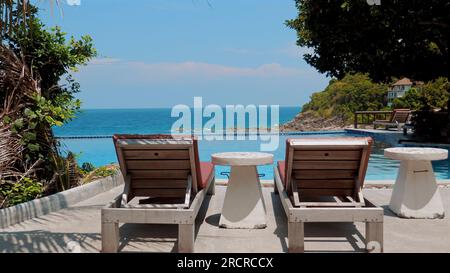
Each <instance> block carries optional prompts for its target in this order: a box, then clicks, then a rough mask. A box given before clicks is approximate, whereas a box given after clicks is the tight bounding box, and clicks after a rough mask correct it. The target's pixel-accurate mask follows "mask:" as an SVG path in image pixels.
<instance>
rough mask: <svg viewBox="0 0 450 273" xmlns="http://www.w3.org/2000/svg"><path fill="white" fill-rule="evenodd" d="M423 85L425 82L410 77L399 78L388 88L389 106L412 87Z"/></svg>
mask: <svg viewBox="0 0 450 273" xmlns="http://www.w3.org/2000/svg"><path fill="white" fill-rule="evenodd" d="M421 85H423V82H418V81H412V80H410V79H408V78H403V79H401V80H398V81H397V82H395V83H394V84H392V85H391V86H390V87H389V89H388V106H391V104H392V101H393V100H394V99H396V98H401V97H403V96H404V95H405V94H406V92H408V91H409V90H410V89H411V88H413V87H415V86H421Z"/></svg>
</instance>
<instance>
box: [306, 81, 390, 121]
mask: <svg viewBox="0 0 450 273" xmlns="http://www.w3.org/2000/svg"><path fill="white" fill-rule="evenodd" d="M386 90H387V85H384V84H376V83H374V82H372V80H371V79H370V78H369V76H368V75H365V74H354V75H352V74H348V75H346V76H345V77H344V78H342V79H341V80H335V79H333V80H331V81H330V83H329V85H328V86H327V87H326V88H325V90H323V91H321V92H317V93H314V94H313V95H312V96H311V100H310V102H309V103H307V104H305V105H304V106H303V107H302V112H308V111H313V112H314V113H316V114H317V115H319V116H321V117H324V118H330V117H332V116H338V117H341V118H343V119H344V120H345V121H347V123H351V121H352V118H353V112H355V111H367V110H381V109H383V108H385V104H386V101H385V100H386V99H385V96H386Z"/></svg>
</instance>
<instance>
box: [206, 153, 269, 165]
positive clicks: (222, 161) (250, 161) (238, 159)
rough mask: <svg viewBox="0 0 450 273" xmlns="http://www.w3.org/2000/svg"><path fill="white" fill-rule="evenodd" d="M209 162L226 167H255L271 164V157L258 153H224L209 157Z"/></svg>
mask: <svg viewBox="0 0 450 273" xmlns="http://www.w3.org/2000/svg"><path fill="white" fill-rule="evenodd" d="M211 162H212V163H213V164H216V165H227V166H257V165H269V164H273V155H272V154H268V153H259V152H226V153H216V154H212V155H211Z"/></svg>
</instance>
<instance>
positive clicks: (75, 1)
mask: <svg viewBox="0 0 450 273" xmlns="http://www.w3.org/2000/svg"><path fill="white" fill-rule="evenodd" d="M67 5H69V6H79V5H81V0H67Z"/></svg>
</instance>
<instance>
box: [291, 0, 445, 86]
mask: <svg viewBox="0 0 450 273" xmlns="http://www.w3.org/2000/svg"><path fill="white" fill-rule="evenodd" d="M296 6H297V8H298V17H297V18H295V19H292V20H288V21H287V25H288V26H289V27H291V28H292V29H295V30H296V31H297V36H298V40H297V44H298V45H299V46H303V47H309V48H311V49H313V51H314V52H313V53H311V54H305V55H304V58H305V60H306V61H307V62H308V63H309V64H311V65H312V66H314V67H315V68H317V70H318V71H320V72H323V73H327V74H328V75H329V76H333V77H337V78H343V77H344V76H345V75H346V74H347V73H355V72H361V73H368V74H369V76H370V77H371V78H372V79H373V80H375V81H384V82H388V81H390V80H391V78H392V77H398V78H400V77H403V76H406V77H409V78H412V79H416V80H433V79H436V78H438V77H448V73H449V66H448V65H449V63H448V62H449V55H448V41H449V34H450V1H448V0H427V1H423V0H390V1H381V5H368V3H367V1H365V0H335V1H329V0H296Z"/></svg>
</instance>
